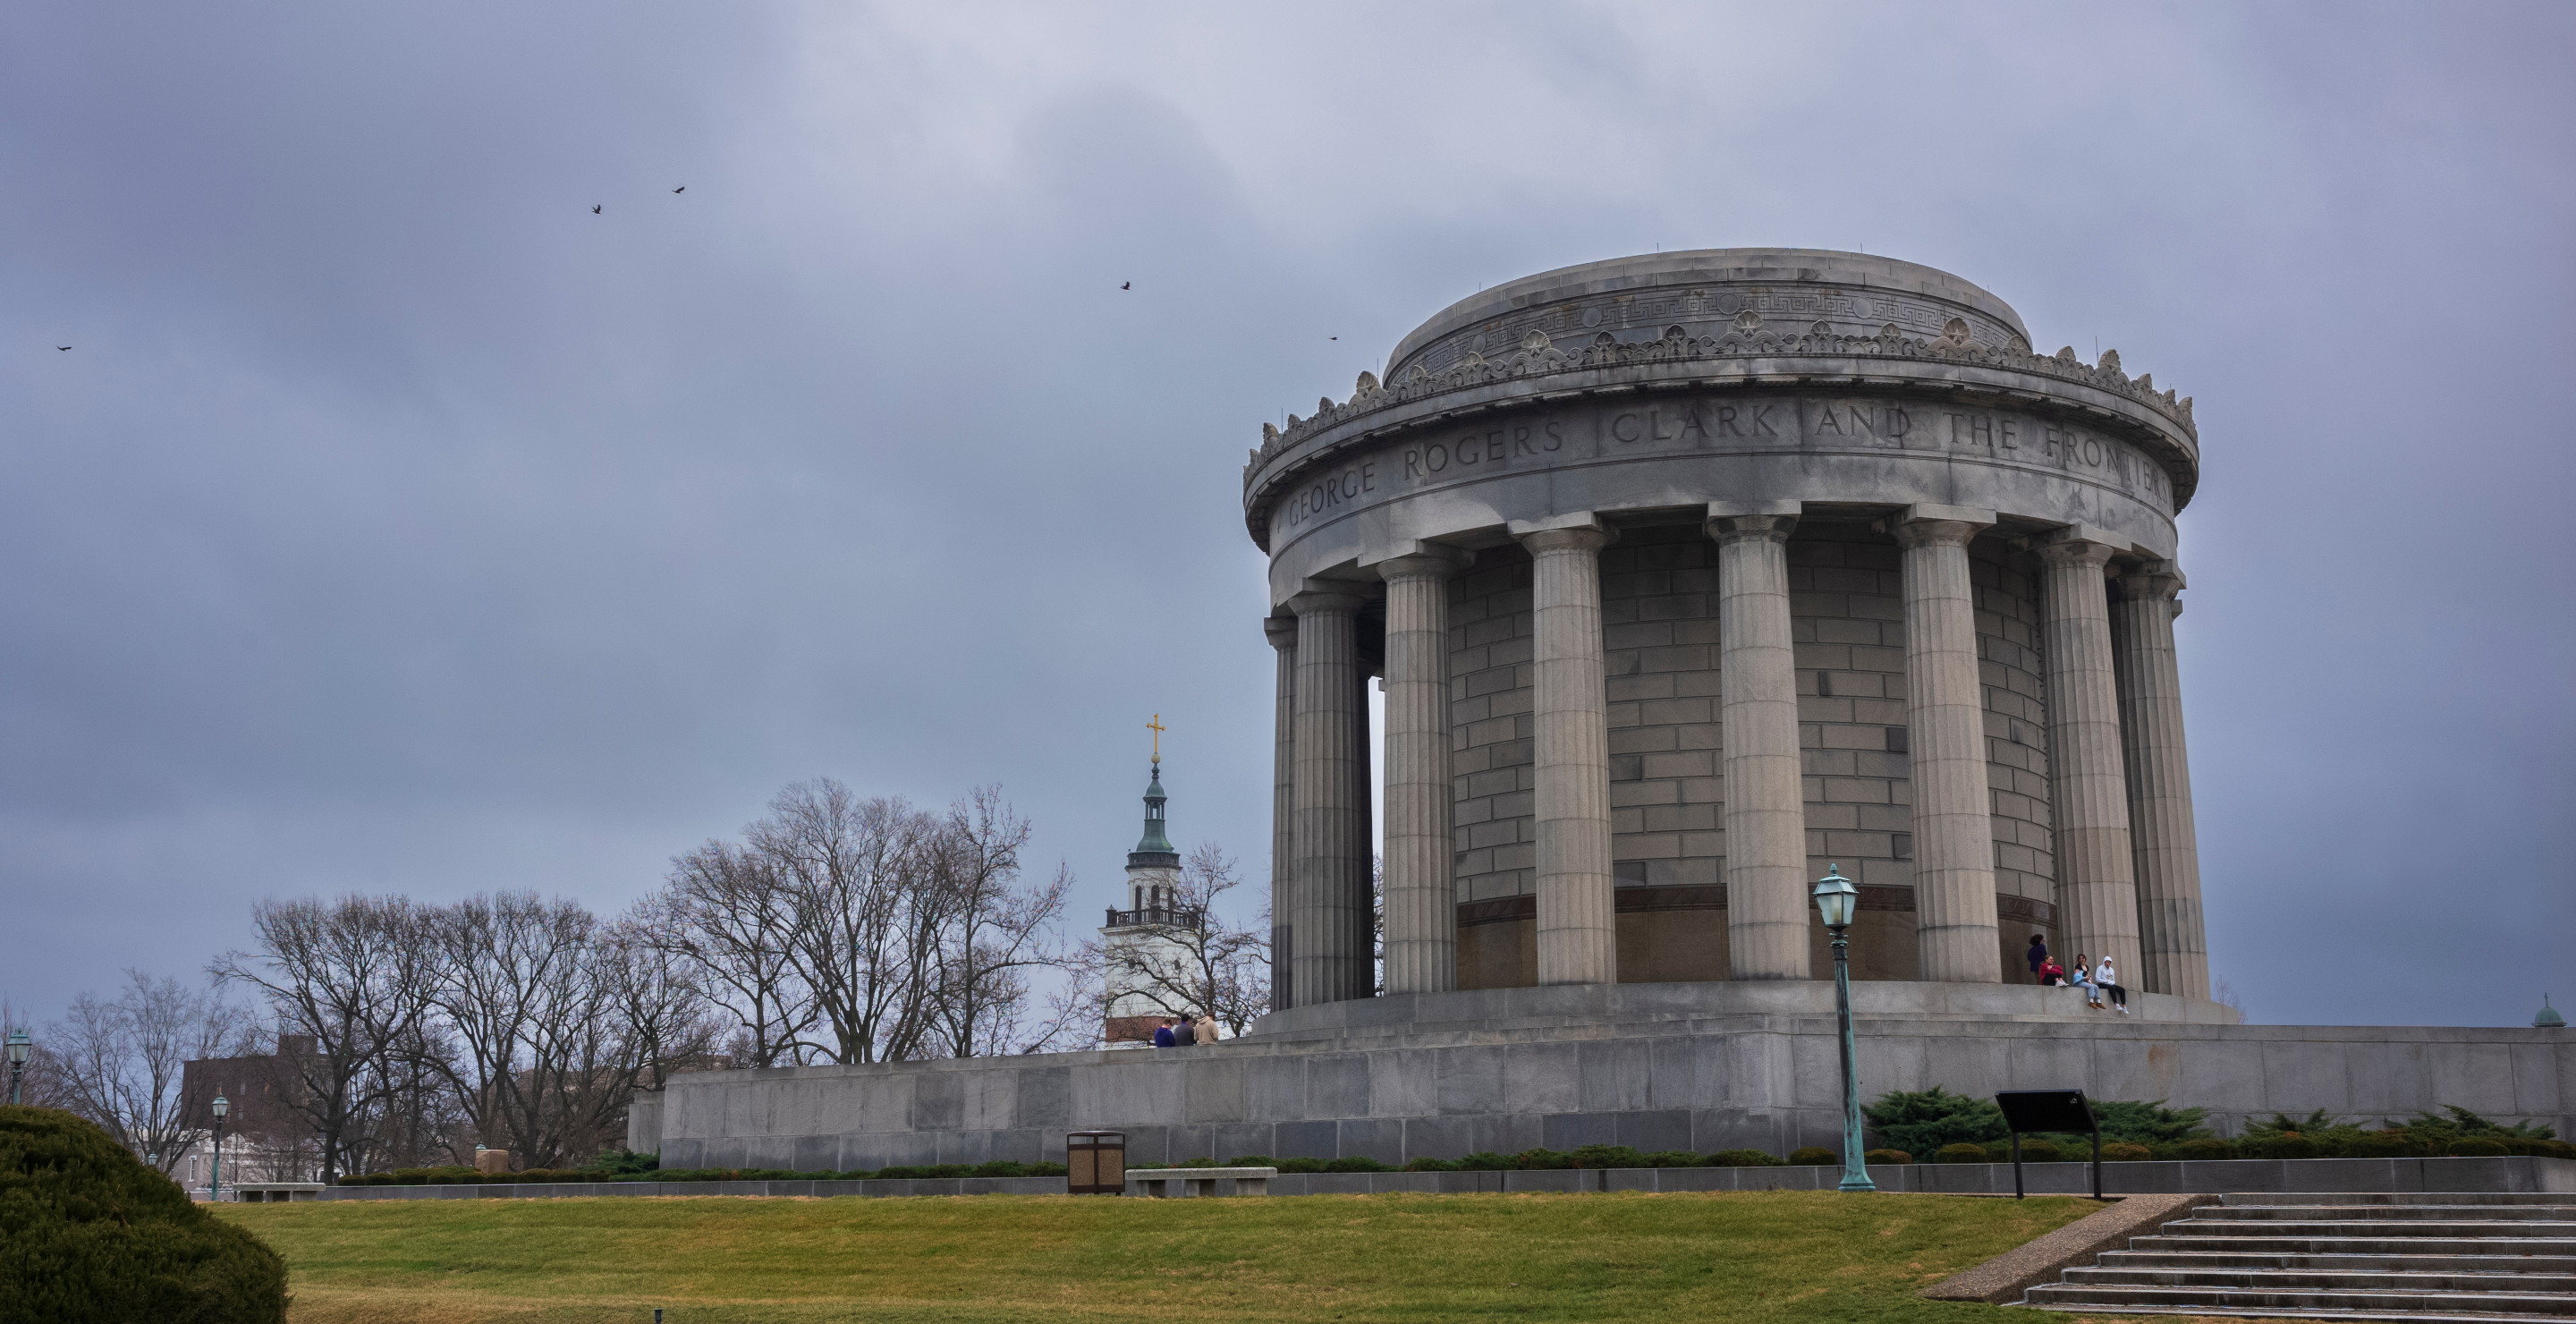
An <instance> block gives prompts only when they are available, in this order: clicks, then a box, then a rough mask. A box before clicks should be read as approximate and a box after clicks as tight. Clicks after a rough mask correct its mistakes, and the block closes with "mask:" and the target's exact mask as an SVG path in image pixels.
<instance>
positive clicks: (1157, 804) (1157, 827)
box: [1127, 758, 1181, 869]
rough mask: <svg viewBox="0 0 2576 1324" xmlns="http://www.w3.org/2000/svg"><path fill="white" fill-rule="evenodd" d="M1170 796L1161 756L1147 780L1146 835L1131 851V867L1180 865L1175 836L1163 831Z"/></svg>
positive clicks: (1129, 857)
mask: <svg viewBox="0 0 2576 1324" xmlns="http://www.w3.org/2000/svg"><path fill="white" fill-rule="evenodd" d="M1168 799H1170V797H1169V796H1166V795H1164V794H1163V761H1162V760H1161V759H1159V758H1158V759H1155V760H1154V769H1153V771H1152V772H1151V773H1149V774H1148V775H1147V780H1146V782H1145V835H1144V836H1143V837H1142V838H1140V839H1139V840H1138V841H1137V842H1136V849H1134V850H1132V851H1129V852H1128V853H1127V867H1128V868H1130V869H1140V868H1144V869H1151V868H1162V869H1176V868H1179V867H1180V863H1181V853H1180V852H1179V851H1178V850H1175V849H1174V848H1173V846H1172V839H1171V838H1170V837H1169V836H1166V835H1165V834H1164V831H1163V804H1164V802H1165V801H1166V800H1168Z"/></svg>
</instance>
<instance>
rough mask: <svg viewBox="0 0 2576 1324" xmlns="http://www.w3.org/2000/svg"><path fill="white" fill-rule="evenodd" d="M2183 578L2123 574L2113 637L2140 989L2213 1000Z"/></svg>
mask: <svg viewBox="0 0 2576 1324" xmlns="http://www.w3.org/2000/svg"><path fill="white" fill-rule="evenodd" d="M2182 587H2183V578H2182V571H2180V570H2178V569H2175V568H2174V563H2173V562H2171V561H2149V562H2147V563H2146V564H2145V565H2143V566H2140V567H2139V568H2138V569H2136V570H2133V571H2131V572H2129V573H2127V574H2124V575H2122V576H2120V600H2119V601H2118V602H2117V603H2115V604H2113V606H2112V608H2111V638H2112V642H2113V643H2114V644H2115V645H2116V646H2117V647H2118V650H2119V651H2118V652H2117V653H2116V654H2115V656H2116V658H2117V665H2118V668H2119V674H2120V729H2121V731H2122V733H2123V734H2124V735H2125V736H2126V737H2127V740H2126V744H2127V748H2128V755H2129V757H2128V763H2127V771H2128V774H2129V837H2130V854H2131V857H2132V858H2133V859H2134V860H2135V861H2136V868H2137V879H2138V945H2139V948H2140V953H2139V962H2140V964H2139V968H2138V978H2139V983H2140V986H2142V987H2144V988H2145V989H2146V990H2147V991H2148V992H2150V993H2172V994H2176V995H2178V996H2181V997H2186V998H2203V999H2205V998H2207V997H2208V996H2209V948H2208V944H2207V941H2206V939H2205V938H2204V937H2203V935H2202V932H2201V919H2200V839H2199V836H2198V835H2197V834H2196V833H2195V832H2194V831H2193V830H2192V821H2191V760H2190V758H2189V756H2188V755H2186V754H2185V753H2184V751H2183V738H2182V673H2181V670H2180V668H2179V667H2178V666H2177V665H2176V662H2175V657H2174V636H2173V620H2174V615H2175V613H2176V612H2177V611H2178V610H2179V609H2180V605H2181V604H2179V603H2177V602H2176V601H2175V600H2174V595H2175V594H2177V593H2179V592H2181V591H2182Z"/></svg>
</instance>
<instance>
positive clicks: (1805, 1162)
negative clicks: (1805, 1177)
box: [1789, 1145, 1843, 1168]
mask: <svg viewBox="0 0 2576 1324" xmlns="http://www.w3.org/2000/svg"><path fill="white" fill-rule="evenodd" d="M1842 1161H1843V1156H1842V1155H1840V1154H1837V1153H1835V1152H1834V1151H1832V1150H1830V1149H1827V1148H1825V1147H1824V1146H1822V1145H1802V1146H1800V1147H1798V1148H1796V1149H1793V1150H1790V1151H1789V1166H1790V1167H1793V1168H1814V1167H1821V1166H1823V1165H1825V1164H1828V1163H1840V1162H1842Z"/></svg>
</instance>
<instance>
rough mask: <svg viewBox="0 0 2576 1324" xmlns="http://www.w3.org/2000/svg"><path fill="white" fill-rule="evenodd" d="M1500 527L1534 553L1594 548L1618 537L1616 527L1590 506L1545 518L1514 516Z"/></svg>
mask: <svg viewBox="0 0 2576 1324" xmlns="http://www.w3.org/2000/svg"><path fill="white" fill-rule="evenodd" d="M1503 531H1504V532H1506V533H1509V534H1510V535H1511V536H1512V537H1514V538H1516V539H1518V540H1519V541H1520V544H1521V546H1523V547H1526V548H1528V549H1529V550H1530V552H1531V554H1533V555H1535V554H1537V553H1539V552H1555V551H1565V550H1569V549H1571V550H1576V551H1586V552H1597V551H1599V550H1601V549H1602V548H1604V547H1607V546H1609V545H1610V544H1612V543H1614V542H1617V541H1618V540H1619V531H1618V530H1617V529H1614V528H1612V527H1610V526H1609V525H1608V524H1607V523H1605V522H1603V520H1602V518H1601V517H1600V516H1599V515H1597V514H1594V513H1593V512H1591V511H1589V510H1578V511H1573V512H1571V513H1569V514H1564V515H1550V516H1548V517H1547V518H1546V519H1516V520H1513V521H1512V522H1511V523H1509V524H1506V525H1504V526H1503Z"/></svg>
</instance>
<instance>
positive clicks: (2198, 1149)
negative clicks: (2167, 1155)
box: [2174, 1136, 2236, 1160]
mask: <svg viewBox="0 0 2576 1324" xmlns="http://www.w3.org/2000/svg"><path fill="white" fill-rule="evenodd" d="M2174 1157H2176V1158H2180V1159H2193V1160H2198V1159H2232V1158H2234V1157H2236V1146H2234V1145H2231V1144H2229V1143H2227V1142H2226V1141H2224V1140H2221V1139H2219V1138H2217V1137H2216V1136H2202V1137H2201V1138H2199V1139H2197V1140H2186V1141H2184V1142H2182V1143H2181V1144H2179V1145H2176V1146H2174Z"/></svg>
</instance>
